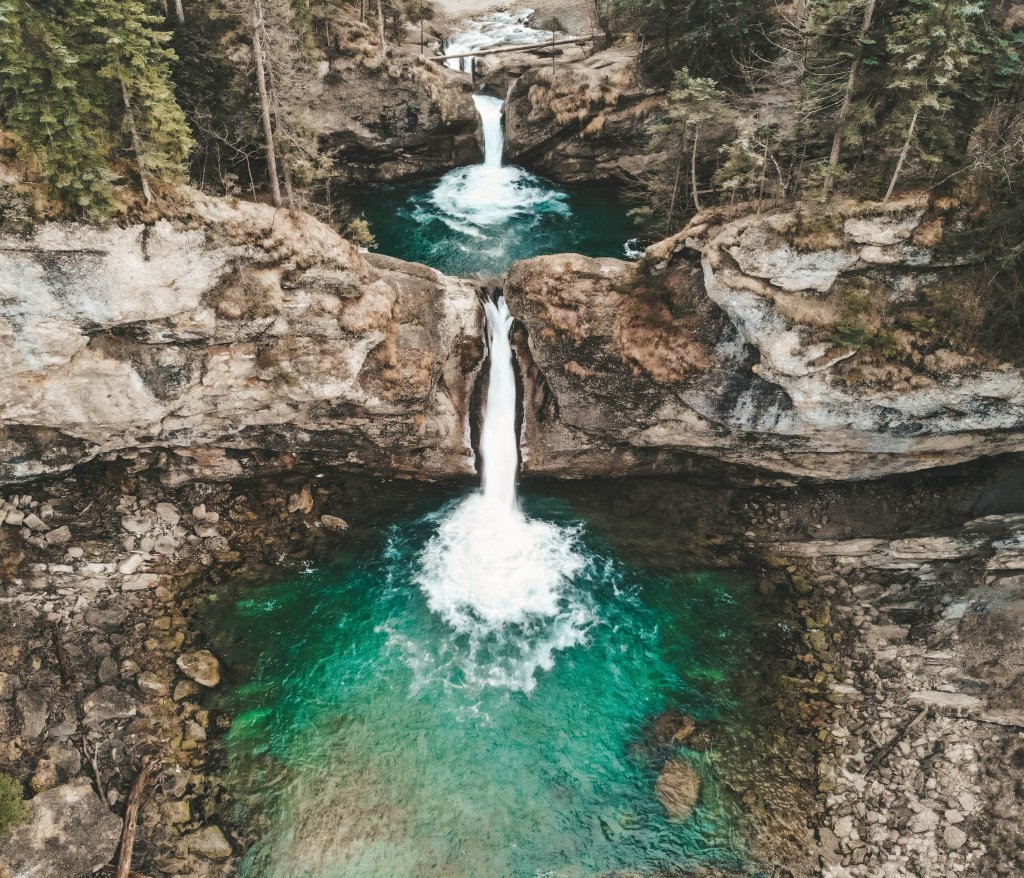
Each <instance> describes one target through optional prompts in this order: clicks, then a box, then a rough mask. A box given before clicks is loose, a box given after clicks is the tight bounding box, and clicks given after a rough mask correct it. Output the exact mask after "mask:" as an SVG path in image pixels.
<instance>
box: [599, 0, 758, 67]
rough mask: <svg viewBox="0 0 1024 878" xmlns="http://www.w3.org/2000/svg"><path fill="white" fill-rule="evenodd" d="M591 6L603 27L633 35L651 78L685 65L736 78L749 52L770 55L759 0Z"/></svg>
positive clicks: (619, 1) (656, 0) (620, 1)
mask: <svg viewBox="0 0 1024 878" xmlns="http://www.w3.org/2000/svg"><path fill="white" fill-rule="evenodd" d="M609 7H610V8H609ZM595 8H596V9H598V10H599V11H600V12H603V19H602V16H601V15H598V19H599V20H603V23H602V28H605V24H607V28H606V32H616V31H618V32H621V31H624V30H629V31H633V32H636V33H638V34H639V36H640V38H641V39H642V40H643V42H644V46H645V56H646V57H645V58H644V59H643V60H644V62H645V66H646V67H647V69H648V72H649V73H651V74H653V75H654V76H655V77H656V78H662V79H667V78H668V77H670V76H671V75H672V71H674V70H676V69H678V68H679V67H681V66H683V65H685V66H686V67H687V68H688V69H689V70H691V71H692V72H693V73H694V74H696V75H697V76H706V77H712V78H714V79H717V80H719V81H722V82H730V83H731V82H737V81H740V79H741V74H742V68H743V65H744V63H745V62H747V61H749V60H750V59H751V57H755V56H757V57H768V56H771V55H772V54H774V47H773V43H772V40H771V37H770V32H771V29H772V24H771V10H772V8H773V7H772V5H771V4H768V3H765V2H762V0H715V2H707V0H612V2H611V3H610V4H604V3H601V2H597V3H595Z"/></svg>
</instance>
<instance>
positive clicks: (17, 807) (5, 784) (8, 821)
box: [0, 772, 28, 835]
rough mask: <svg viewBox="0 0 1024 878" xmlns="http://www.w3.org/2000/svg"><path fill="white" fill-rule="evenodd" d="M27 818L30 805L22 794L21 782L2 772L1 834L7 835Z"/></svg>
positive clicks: (0, 787)
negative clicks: (27, 804)
mask: <svg viewBox="0 0 1024 878" xmlns="http://www.w3.org/2000/svg"><path fill="white" fill-rule="evenodd" d="M27 820H28V806H26V804H25V799H24V796H23V795H22V790H21V784H19V783H18V782H17V781H16V780H15V779H14V778H13V777H10V776H8V775H6V774H3V773H2V772H0V835H6V834H7V833H8V832H10V831H11V830H12V829H14V827H15V826H20V825H21V824H22V823H24V822H26V821H27Z"/></svg>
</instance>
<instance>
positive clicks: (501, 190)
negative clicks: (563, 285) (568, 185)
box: [429, 95, 571, 238]
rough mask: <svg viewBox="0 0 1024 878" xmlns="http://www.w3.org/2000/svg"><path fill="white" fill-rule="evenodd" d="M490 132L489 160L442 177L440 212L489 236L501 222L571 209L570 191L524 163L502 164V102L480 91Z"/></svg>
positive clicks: (470, 232) (456, 226)
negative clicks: (549, 183) (548, 182)
mask: <svg viewBox="0 0 1024 878" xmlns="http://www.w3.org/2000/svg"><path fill="white" fill-rule="evenodd" d="M473 101H474V102H475V103H476V107H477V112H478V113H479V114H480V122H481V126H482V128H483V134H484V163H483V164H482V165H470V166H468V167H465V168H456V169H455V170H454V171H449V172H448V173H447V174H445V175H444V176H443V177H442V178H441V180H440V181H439V182H438V184H437V186H436V187H435V188H434V191H433V192H431V193H430V196H429V200H430V203H431V204H432V205H433V207H434V209H435V211H436V213H431V214H429V215H433V216H436V217H437V218H439V219H440V220H441V221H442V222H444V223H445V224H446V225H447V226H448V227H449V228H450V229H452V230H453V231H455V232H458V233H460V234H463V235H466V236H467V237H473V238H484V237H485V236H486V231H485V230H486V229H487V227H489V226H490V227H494V226H500V225H502V224H503V223H506V222H508V221H509V220H510V219H512V218H513V217H515V216H517V215H524V214H539V213H558V214H561V215H563V216H568V215H569V214H570V213H571V210H570V208H569V205H568V204H567V203H566V202H567V199H568V195H567V194H566V193H565V192H559V191H558V190H556V189H552V188H551V187H549V186H546V185H545V184H544V183H543V182H542V181H541V180H540V178H538V177H536V176H534V175H533V174H531V173H530V172H529V171H525V170H523V169H522V168H517V167H507V166H503V165H502V163H501V159H502V154H503V153H504V150H505V135H504V132H503V131H502V128H501V111H502V101H500V100H499V99H498V98H492V97H490V96H488V95H474V96H473Z"/></svg>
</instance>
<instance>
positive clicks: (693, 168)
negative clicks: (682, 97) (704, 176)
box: [690, 122, 700, 213]
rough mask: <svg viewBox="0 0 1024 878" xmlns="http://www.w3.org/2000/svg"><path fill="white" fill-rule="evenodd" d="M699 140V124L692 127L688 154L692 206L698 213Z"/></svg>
mask: <svg viewBox="0 0 1024 878" xmlns="http://www.w3.org/2000/svg"><path fill="white" fill-rule="evenodd" d="M699 138H700V123H699V122H696V123H694V126H693V151H692V152H691V153H690V186H691V187H692V188H693V206H694V208H696V210H697V213H700V198H698V197H697V141H698V139H699Z"/></svg>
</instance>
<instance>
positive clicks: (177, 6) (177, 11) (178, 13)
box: [174, 0, 185, 24]
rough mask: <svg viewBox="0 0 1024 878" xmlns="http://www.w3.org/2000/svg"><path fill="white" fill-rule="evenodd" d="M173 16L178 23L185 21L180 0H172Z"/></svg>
mask: <svg viewBox="0 0 1024 878" xmlns="http://www.w3.org/2000/svg"><path fill="white" fill-rule="evenodd" d="M174 17H175V18H176V19H178V24H184V23H185V10H184V8H183V7H182V5H181V0H174Z"/></svg>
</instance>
